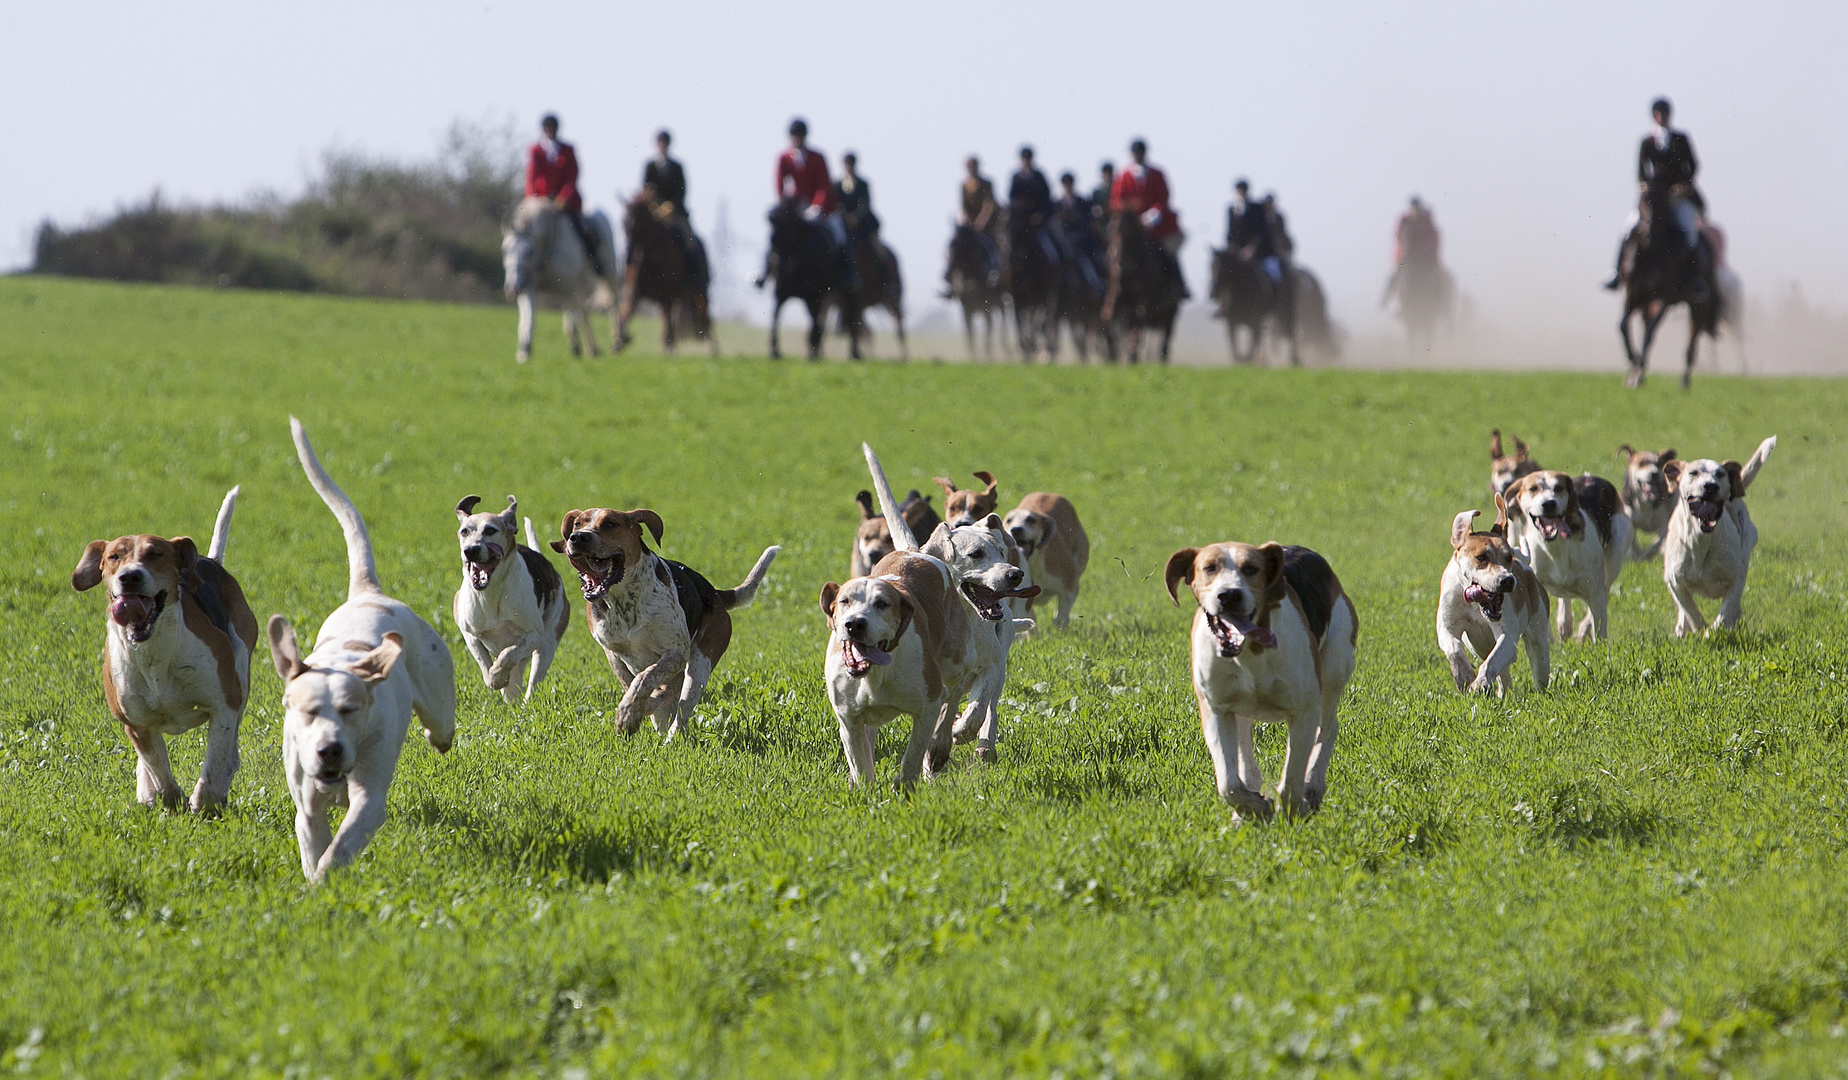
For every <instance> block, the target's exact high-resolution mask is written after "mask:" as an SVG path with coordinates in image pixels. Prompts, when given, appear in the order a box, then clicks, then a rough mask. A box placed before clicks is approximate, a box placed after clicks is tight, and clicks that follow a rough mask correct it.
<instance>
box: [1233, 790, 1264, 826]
mask: <svg viewBox="0 0 1848 1080" xmlns="http://www.w3.org/2000/svg"><path fill="white" fill-rule="evenodd" d="M1226 803H1227V804H1228V805H1230V806H1231V807H1232V816H1233V818H1234V819H1237V820H1244V819H1245V818H1251V819H1252V820H1254V821H1269V820H1270V819H1271V818H1272V816H1273V815H1274V813H1275V810H1274V808H1273V807H1272V805H1271V801H1270V800H1269V799H1267V798H1265V797H1264V796H1262V795H1260V794H1258V793H1257V792H1255V791H1252V790H1251V789H1249V788H1242V787H1241V788H1234V789H1232V790H1231V791H1229V792H1227V793H1226Z"/></svg>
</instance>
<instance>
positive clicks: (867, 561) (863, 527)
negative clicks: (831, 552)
mask: <svg viewBox="0 0 1848 1080" xmlns="http://www.w3.org/2000/svg"><path fill="white" fill-rule="evenodd" d="M853 498H854V501H855V502H857V503H859V504H860V527H859V529H858V530H856V531H855V532H854V534H853V551H852V553H851V554H850V555H848V557H847V576H848V577H865V576H866V575H867V573H868V572H869V571H871V570H872V568H873V564H875V563H877V562H878V561H879V560H880V559H883V558H885V557H886V556H887V555H890V554H892V552H894V551H896V550H898V548H897V547H896V546H895V545H894V544H893V543H892V530H891V529H889V528H887V527H886V523H885V516H884V515H882V514H881V513H880V512H879V506H878V504H877V503H875V502H874V501H873V493H872V492H870V491H862V492H860V493H859V494H857V495H855V496H854V497H853ZM898 512H899V513H900V514H902V515H904V518H905V524H907V525H909V526H911V535H912V536H929V535H930V534H931V533H933V532H936V531H937V526H938V525H941V524H943V519H942V518H940V517H938V516H937V511H936V510H935V509H934V508H932V507H931V505H930V496H928V495H924V494H921V493H919V492H918V490H917V489H916V488H913V489H912V490H911V491H910V492H909V493H908V494H906V496H905V501H904V502H902V503H900V504H899V506H898Z"/></svg>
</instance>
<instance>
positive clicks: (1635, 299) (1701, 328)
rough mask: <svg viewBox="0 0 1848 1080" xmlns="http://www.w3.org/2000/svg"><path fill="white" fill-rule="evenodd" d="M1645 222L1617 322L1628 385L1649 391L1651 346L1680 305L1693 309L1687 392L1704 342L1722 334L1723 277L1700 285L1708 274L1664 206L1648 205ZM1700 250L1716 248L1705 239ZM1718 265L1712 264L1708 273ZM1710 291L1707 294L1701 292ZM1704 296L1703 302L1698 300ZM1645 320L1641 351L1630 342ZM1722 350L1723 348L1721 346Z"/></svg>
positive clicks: (1684, 381)
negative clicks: (1637, 320)
mask: <svg viewBox="0 0 1848 1080" xmlns="http://www.w3.org/2000/svg"><path fill="white" fill-rule="evenodd" d="M1640 213H1641V220H1640V221H1639V222H1638V224H1637V226H1636V240H1635V243H1636V252H1635V255H1634V256H1633V257H1632V258H1630V259H1626V260H1625V264H1626V265H1625V266H1624V267H1623V271H1622V278H1623V318H1621V319H1619V320H1618V321H1617V330H1618V332H1619V333H1620V334H1622V335H1623V351H1624V355H1625V357H1627V358H1628V359H1629V361H1630V371H1629V374H1628V375H1627V376H1625V378H1624V385H1625V386H1628V387H1630V388H1632V389H1635V388H1636V387H1639V386H1641V385H1643V378H1644V377H1645V376H1646V375H1647V374H1648V373H1649V346H1650V345H1651V343H1653V342H1654V341H1655V335H1656V329H1657V327H1659V326H1660V325H1661V324H1662V317H1663V316H1664V315H1667V314H1668V310H1669V309H1670V308H1672V307H1674V306H1675V305H1676V304H1686V305H1687V306H1688V352H1687V357H1686V366H1685V367H1684V368H1683V370H1682V372H1681V386H1682V388H1683V389H1686V388H1687V387H1688V386H1689V385H1690V384H1691V383H1692V382H1693V380H1694V353H1695V349H1696V347H1697V346H1699V345H1700V336H1701V335H1702V334H1706V335H1707V336H1708V337H1711V338H1715V339H1716V340H1717V338H1718V337H1719V332H1720V319H1721V316H1722V311H1721V305H1722V304H1723V303H1724V302H1725V299H1724V293H1723V292H1722V290H1721V289H1720V283H1719V281H1718V279H1717V276H1716V275H1714V274H1713V273H1711V271H1710V270H1709V271H1708V272H1707V280H1706V281H1705V282H1702V281H1700V280H1699V277H1700V275H1701V273H1702V272H1703V268H1702V267H1701V266H1699V265H1697V264H1696V262H1695V261H1694V259H1693V255H1694V253H1693V252H1691V251H1689V250H1688V248H1687V245H1686V243H1685V242H1684V241H1682V240H1681V238H1680V236H1679V235H1678V234H1677V231H1676V229H1675V223H1674V221H1673V220H1672V219H1670V217H1669V215H1668V213H1667V211H1666V207H1665V206H1658V205H1657V204H1656V202H1655V200H1651V199H1644V200H1643V202H1642V206H1641V208H1640ZM1697 242H1698V243H1700V244H1704V245H1711V243H1712V241H1711V240H1710V238H1708V237H1706V236H1702V237H1701V238H1700V239H1699V240H1698V241H1697ZM1716 262H1717V260H1710V261H1709V262H1708V264H1707V265H1708V267H1711V266H1713V265H1715V264H1716ZM1703 284H1704V285H1705V288H1704V289H1702V288H1701V287H1700V286H1702V285H1703ZM1696 296H1698V297H1699V299H1695V297H1696ZM1638 314H1640V315H1641V316H1642V321H1643V340H1642V347H1641V348H1638V347H1636V346H1635V345H1633V344H1631V341H1630V316H1632V315H1638ZM1716 348H1717V346H1716Z"/></svg>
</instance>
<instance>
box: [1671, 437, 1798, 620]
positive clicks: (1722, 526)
mask: <svg viewBox="0 0 1848 1080" xmlns="http://www.w3.org/2000/svg"><path fill="white" fill-rule="evenodd" d="M1776 447H1777V436H1775V435H1773V436H1771V437H1770V438H1768V439H1766V440H1765V441H1764V442H1761V443H1759V444H1758V449H1757V451H1756V452H1754V453H1753V454H1752V456H1751V458H1750V459H1748V460H1747V461H1746V463H1745V464H1744V465H1741V464H1739V463H1738V462H1736V461H1715V460H1713V459H1712V458H1697V459H1695V460H1693V461H1671V462H1669V463H1668V464H1667V465H1665V466H1663V473H1664V474H1665V475H1666V476H1667V477H1668V482H1669V484H1670V485H1672V486H1673V487H1674V488H1675V492H1676V498H1675V512H1674V514H1673V515H1671V516H1670V517H1669V519H1668V531H1667V532H1665V533H1663V535H1662V580H1663V581H1664V582H1666V583H1667V585H1668V591H1669V593H1670V595H1672V596H1673V597H1674V598H1675V611H1676V614H1675V636H1676V637H1685V636H1686V635H1688V634H1695V633H1699V632H1700V630H1701V628H1702V627H1703V626H1705V625H1706V624H1705V622H1704V620H1703V618H1702V616H1701V613H1700V601H1699V599H1698V598H1699V597H1702V596H1704V597H1707V598H1708V599H1717V600H1719V602H1720V613H1719V615H1718V616H1717V617H1716V618H1715V619H1714V620H1713V625H1712V627H1711V628H1710V629H1725V628H1728V627H1733V626H1737V625H1739V617H1740V615H1741V614H1743V611H1742V607H1741V604H1742V601H1743V600H1744V598H1745V576H1746V574H1747V573H1748V572H1750V570H1751V568H1752V549H1753V548H1755V547H1757V546H1758V526H1756V525H1754V524H1752V515H1751V512H1750V511H1748V510H1747V509H1746V508H1745V490H1746V488H1748V487H1750V486H1751V484H1752V481H1753V480H1754V479H1755V478H1756V477H1757V476H1758V470H1759V469H1760V468H1761V467H1763V465H1764V463H1765V459H1766V458H1769V457H1770V456H1771V451H1772V450H1773V449H1775V448H1776Z"/></svg>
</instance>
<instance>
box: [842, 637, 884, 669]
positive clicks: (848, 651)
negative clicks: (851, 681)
mask: <svg viewBox="0 0 1848 1080" xmlns="http://www.w3.org/2000/svg"><path fill="white" fill-rule="evenodd" d="M891 662H892V654H891V653H889V652H886V651H885V649H884V648H882V647H881V646H880V645H866V644H863V643H861V642H858V641H855V640H854V639H852V638H848V639H846V640H845V641H842V642H841V663H842V664H845V665H846V667H847V674H849V675H852V676H853V677H854V678H856V679H857V678H860V677H861V676H862V675H865V674H866V673H867V672H869V671H871V670H873V665H874V664H889V663H891Z"/></svg>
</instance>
